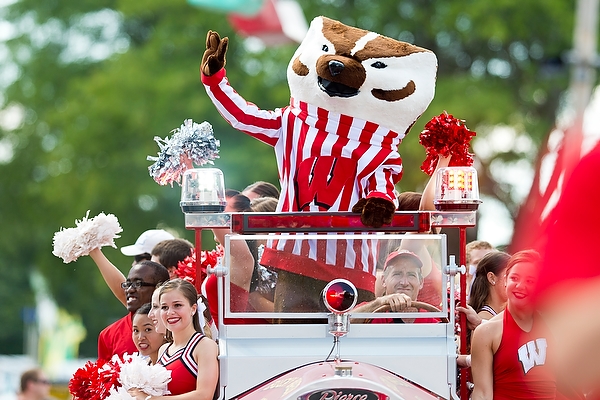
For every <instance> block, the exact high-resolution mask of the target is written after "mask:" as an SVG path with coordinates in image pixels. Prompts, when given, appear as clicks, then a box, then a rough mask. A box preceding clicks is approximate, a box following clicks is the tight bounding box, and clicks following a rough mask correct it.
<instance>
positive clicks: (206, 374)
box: [130, 279, 219, 400]
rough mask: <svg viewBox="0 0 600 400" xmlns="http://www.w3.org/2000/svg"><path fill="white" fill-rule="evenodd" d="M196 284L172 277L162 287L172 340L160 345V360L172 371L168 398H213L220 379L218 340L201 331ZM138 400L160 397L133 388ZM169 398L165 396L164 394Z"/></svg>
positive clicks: (164, 316)
mask: <svg viewBox="0 0 600 400" xmlns="http://www.w3.org/2000/svg"><path fill="white" fill-rule="evenodd" d="M196 298H197V292H196V289H195V288H194V285H192V284H191V283H189V282H187V281H185V280H183V279H173V280H170V281H169V282H167V283H165V284H164V285H163V286H162V287H161V290H160V297H159V302H160V318H161V320H162V322H163V323H164V324H165V326H166V327H167V329H168V330H169V331H170V332H171V334H172V337H173V341H172V342H171V343H167V344H165V345H164V346H162V347H161V349H160V351H159V354H160V357H159V359H158V363H159V364H162V365H164V367H165V368H166V369H168V370H170V371H171V381H170V382H169V385H168V389H169V391H170V392H171V395H169V396H168V398H169V400H186V399H194V400H211V399H213V398H214V396H215V393H216V389H217V385H218V382H219V366H218V361H217V356H218V348H217V344H216V343H215V342H214V341H213V340H211V339H209V338H207V337H206V336H204V335H203V334H202V329H201V327H200V322H199V320H198V316H197V308H198V305H197V303H196ZM130 394H131V395H132V396H135V398H136V399H137V400H160V399H163V396H148V395H147V394H146V393H144V392H142V391H140V390H137V389H132V390H131V391H130ZM165 399H166V397H165Z"/></svg>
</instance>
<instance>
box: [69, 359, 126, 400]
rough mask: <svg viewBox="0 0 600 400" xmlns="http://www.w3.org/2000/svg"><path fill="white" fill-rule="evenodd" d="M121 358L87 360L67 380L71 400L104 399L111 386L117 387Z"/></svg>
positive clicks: (118, 384) (118, 385)
mask: <svg viewBox="0 0 600 400" xmlns="http://www.w3.org/2000/svg"><path fill="white" fill-rule="evenodd" d="M120 361H121V360H111V361H104V360H98V361H96V362H91V361H88V362H87V363H86V364H85V365H84V366H83V367H81V368H79V369H78V370H77V371H75V373H74V374H73V377H72V378H71V380H70V381H69V392H70V393H71V395H73V400H104V399H105V398H107V397H108V395H109V394H110V389H111V388H113V387H114V388H118V387H120V386H121V384H120V383H119V372H120V371H121V365H120V364H119V362H120Z"/></svg>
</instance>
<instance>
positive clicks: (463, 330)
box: [451, 226, 469, 400]
mask: <svg viewBox="0 0 600 400" xmlns="http://www.w3.org/2000/svg"><path fill="white" fill-rule="evenodd" d="M458 242H459V244H458V247H459V249H458V254H459V265H460V266H462V265H465V266H466V265H467V250H466V249H467V228H466V227H464V226H461V227H459V240H458ZM468 273H469V269H468V267H467V270H466V273H464V274H460V305H461V306H462V307H467V274H468ZM451 301H454V299H451ZM458 314H459V321H460V354H467V317H466V315H465V313H458ZM467 371H468V369H467V368H463V370H462V371H461V373H460V398H461V399H465V400H466V399H468V398H469V388H467V378H468V376H467V375H468V374H467Z"/></svg>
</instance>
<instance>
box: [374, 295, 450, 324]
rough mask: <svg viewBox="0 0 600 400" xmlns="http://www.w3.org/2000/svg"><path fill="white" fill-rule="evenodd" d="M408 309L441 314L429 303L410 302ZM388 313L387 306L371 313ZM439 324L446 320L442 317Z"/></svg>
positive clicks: (446, 320)
mask: <svg viewBox="0 0 600 400" xmlns="http://www.w3.org/2000/svg"><path fill="white" fill-rule="evenodd" d="M410 308H416V309H419V310H425V311H429V312H442V310H440V309H439V308H437V307H436V306H432V305H431V304H429V303H424V302H422V301H411V302H410ZM388 311H390V305H389V304H384V305H382V306H381V307H379V308H376V309H375V310H374V311H373V312H376V313H379V312H388ZM440 321H441V322H448V318H446V317H442V318H440ZM370 322H371V320H370V319H367V320H365V322H364V323H367V324H368V323H370Z"/></svg>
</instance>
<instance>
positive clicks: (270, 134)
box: [201, 68, 282, 146]
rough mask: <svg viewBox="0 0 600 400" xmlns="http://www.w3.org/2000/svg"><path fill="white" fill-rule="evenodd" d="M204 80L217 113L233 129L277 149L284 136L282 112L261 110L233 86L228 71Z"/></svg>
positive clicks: (221, 71) (203, 78)
mask: <svg viewBox="0 0 600 400" xmlns="http://www.w3.org/2000/svg"><path fill="white" fill-rule="evenodd" d="M201 79H202V83H203V84H204V88H205V89H206V93H207V94H208V96H209V97H210V99H211V100H212V102H213V103H214V105H215V106H216V107H217V110H218V111H219V113H220V114H221V115H222V116H223V118H225V120H226V121H227V122H229V124H230V125H231V126H232V127H233V128H235V129H237V130H239V131H242V132H244V133H247V134H248V135H250V136H252V137H254V138H256V139H258V140H260V141H262V142H264V143H266V144H268V145H270V146H275V143H277V141H278V140H279V136H280V135H281V126H282V122H281V115H282V112H281V109H279V108H278V109H275V110H274V111H269V110H261V109H259V108H258V107H257V106H256V105H255V104H253V103H250V102H248V101H246V100H245V99H244V98H243V97H242V96H240V95H239V94H238V93H237V92H236V91H235V90H234V89H233V88H232V87H231V86H230V85H229V81H228V80H227V77H226V71H225V68H223V69H221V70H220V71H219V72H217V73H216V74H214V75H212V76H206V75H204V74H201Z"/></svg>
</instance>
